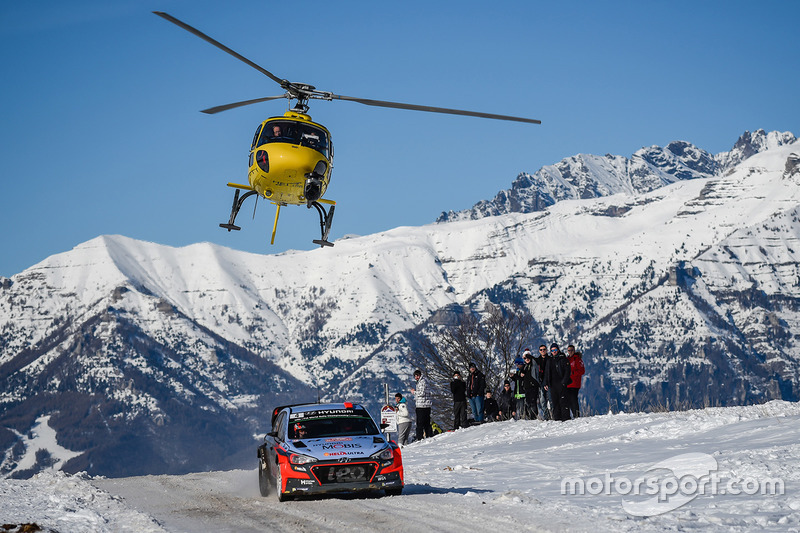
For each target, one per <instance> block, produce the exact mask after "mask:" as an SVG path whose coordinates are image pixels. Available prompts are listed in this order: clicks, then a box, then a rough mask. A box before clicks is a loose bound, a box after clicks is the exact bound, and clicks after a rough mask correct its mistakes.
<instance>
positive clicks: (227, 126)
mask: <svg viewBox="0 0 800 533" xmlns="http://www.w3.org/2000/svg"><path fill="white" fill-rule="evenodd" d="M154 10H159V11H166V12H168V13H170V14H172V15H173V16H176V17H178V18H179V19H182V20H184V21H185V22H187V23H189V24H191V25H193V26H195V27H197V28H199V29H200V30H202V31H204V32H206V33H207V34H209V35H211V36H212V37H214V38H216V39H217V40H219V41H221V42H223V43H225V44H226V45H228V46H229V47H231V48H232V49H234V50H236V51H237V52H239V53H241V54H242V55H244V56H245V57H247V58H249V59H251V60H253V61H254V62H256V63H258V64H260V65H262V66H264V67H265V68H267V69H269V70H270V71H272V72H273V73H275V74H276V75H278V76H280V77H283V78H288V79H290V80H292V81H300V82H306V83H311V84H313V85H316V86H317V88H318V89H322V90H328V91H332V92H335V93H338V94H343V95H349V96H359V97H364V98H375V99H381V100H394V101H401V102H409V103H415V104H425V105H433V106H443V107H455V108H462V109H471V110H478V111H486V112H492V113H504V114H515V115H520V116H527V117H532V118H538V119H540V120H542V122H543V123H542V125H540V126H537V125H526V124H515V123H507V122H500V121H489V120H484V119H477V118H467V117H454V116H448V115H435V114H428V113H419V112H412V111H400V110H392V109H380V108H373V107H367V106H363V105H360V104H356V103H351V102H341V101H340V102H313V103H312V107H311V111H310V113H311V115H312V117H313V118H314V119H315V120H316V121H318V122H321V123H323V124H325V125H326V126H327V127H328V128H329V129H331V130H332V132H333V138H334V143H335V146H336V159H335V168H334V172H333V179H332V182H331V187H330V188H329V190H328V194H327V195H326V196H327V197H329V198H332V199H334V200H336V201H337V203H338V205H337V212H336V217H335V220H334V224H333V230H332V232H331V237H332V238H334V239H335V238H339V237H341V236H343V235H346V234H361V235H363V234H369V233H374V232H378V231H383V230H387V229H390V228H394V227H397V226H404V225H412V226H413V225H422V224H427V223H430V222H432V221H433V220H435V218H436V217H437V216H438V214H439V213H440V212H441V211H444V210H449V209H464V208H467V207H470V206H471V205H472V204H474V203H475V202H477V201H479V200H482V199H488V198H492V197H493V196H494V195H495V194H496V193H497V192H498V191H499V190H501V189H505V188H508V187H509V186H510V185H511V182H512V181H513V180H514V178H515V177H516V176H517V174H518V173H520V172H535V171H536V170H538V169H539V168H541V167H542V166H543V165H547V164H552V163H555V162H557V161H559V160H561V159H562V158H564V157H568V156H571V155H574V154H577V153H591V154H606V153H610V154H617V155H623V156H629V155H630V154H632V153H633V152H634V151H636V150H637V149H639V148H641V147H642V146H649V145H654V144H656V145H661V146H663V145H665V144H667V143H669V142H670V141H672V140H678V139H680V140H686V141H689V142H692V143H694V144H696V145H698V146H700V147H701V148H704V149H706V150H709V151H710V152H712V153H717V152H721V151H725V150H729V149H730V148H731V147H732V145H733V143H734V142H735V141H736V139H737V138H738V137H739V135H741V134H742V133H743V132H744V131H745V130H751V131H752V130H755V129H758V128H763V129H765V130H767V131H770V130H780V131H792V132H793V133H794V134H795V135H800V105H798V89H800V46H798V37H797V21H798V20H800V2H796V1H774V0H767V1H763V2H752V1H747V2H742V1H702V2H698V1H695V0H693V1H680V0H678V1H671V2H643V1H626V2H621V1H607V2H596V1H586V2H580V1H572V2H540V1H509V2H499V3H498V2H495V3H490V2H486V1H464V0H461V1H457V2H456V1H452V2H451V1H446V2H430V1H425V2H417V1H404V2H375V1H364V2H355V1H353V2H333V1H324V2H322V1H320V2H317V1H306V2H299V3H295V2H281V1H265V0H259V1H231V2H217V1H215V2H210V1H197V0H191V1H190V0H162V1H159V2H153V1H146V2H145V1H133V0H122V1H114V2H108V1H105V0H73V1H70V2H61V1H43V0H38V1H37V0H31V1H26V2H12V1H4V2H2V3H0V65H1V68H2V70H1V71H0V72H2V84H0V95H1V96H2V102H3V106H4V109H3V113H2V119H1V120H0V141H1V142H0V172H1V173H2V174H1V176H0V179H1V180H2V181H1V183H2V194H0V226H2V232H0V275H2V276H11V275H12V274H15V273H18V272H21V271H22V270H24V269H25V268H27V267H29V266H32V265H33V264H35V263H37V262H38V261H41V260H42V259H44V258H46V257H47V256H49V255H52V254H55V253H59V252H63V251H67V250H69V249H71V248H72V247H73V246H75V245H77V244H79V243H81V242H84V241H86V240H89V239H91V238H94V237H96V236H98V235H103V234H123V235H127V236H129V237H133V238H136V239H142V240H148V241H154V242H159V243H163V244H168V245H172V246H183V245H187V244H191V243H195V242H203V241H211V242H215V243H219V244H222V245H225V246H229V247H232V248H236V249H241V250H248V251H252V252H258V253H277V252H280V251H283V250H287V249H312V248H314V247H315V246H314V245H313V244H312V243H311V240H312V239H314V238H317V236H318V221H317V217H316V212H315V211H313V210H307V209H305V208H303V207H295V208H284V209H283V210H282V213H281V223H280V226H279V231H278V236H277V239H276V245H275V246H270V245H269V233H270V231H271V228H272V217H273V215H274V206H272V205H270V204H269V203H268V202H263V201H262V202H259V205H258V211H257V212H256V215H255V220H252V207H253V205H252V203H251V202H252V200H250V201H248V204H247V205H246V206H245V207H244V209H243V211H242V213H241V214H240V218H239V221H240V222H241V223H242V224H241V225H242V226H243V230H242V231H241V232H239V233H235V232H233V233H227V232H225V231H224V230H222V229H220V228H219V227H218V224H219V223H220V222H224V221H226V220H227V217H228V214H229V210H230V204H231V200H232V190H231V189H229V188H227V187H226V186H225V183H226V182H228V181H239V182H242V181H245V180H246V174H247V155H248V149H249V144H250V141H251V138H252V135H253V132H254V130H255V128H256V126H257V125H258V123H259V122H260V121H261V120H263V119H265V118H267V117H269V116H274V115H280V114H282V113H283V111H285V109H286V107H287V103H286V101H284V100H278V101H275V102H269V103H263V104H258V105H254V106H250V107H245V108H241V109H236V110H232V111H227V112H225V113H221V114H218V115H215V116H208V115H204V114H202V113H200V112H199V110H200V109H205V108H208V107H211V106H214V105H219V104H225V103H229V102H234V101H238V100H245V99H250V98H257V97H261V96H268V95H276V94H280V93H281V90H280V88H279V87H277V86H276V85H275V84H274V83H273V82H272V81H270V80H269V79H268V78H266V77H265V76H263V75H262V74H260V73H259V72H257V71H255V70H253V69H251V68H249V67H248V66H247V65H245V64H243V63H241V62H239V61H237V60H235V59H234V58H232V57H230V56H228V55H226V54H224V53H223V52H221V51H219V50H217V49H216V48H214V47H212V46H211V45H209V44H207V43H205V42H204V41H202V40H200V39H198V38H197V37H195V36H193V35H191V34H189V33H187V32H186V31H184V30H182V29H180V28H178V27H177V26H174V25H172V24H170V23H169V22H167V21H165V20H162V19H161V18H159V17H157V16H155V15H153V14H152V13H151V11H154Z"/></svg>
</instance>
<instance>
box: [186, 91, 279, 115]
mask: <svg viewBox="0 0 800 533" xmlns="http://www.w3.org/2000/svg"><path fill="white" fill-rule="evenodd" d="M280 98H289V95H288V94H282V95H280V96H266V97H264V98H255V99H253V100H244V101H242V102H234V103H232V104H225V105H218V106H215V107H209V108H208V109H203V110H202V111H200V112H201V113H205V114H207V115H213V114H215V113H220V112H222V111H227V110H228V109H236V108H237V107H242V106H246V105H250V104H257V103H259V102H268V101H270V100H278V99H280Z"/></svg>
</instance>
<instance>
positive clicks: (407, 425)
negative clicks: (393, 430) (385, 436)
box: [394, 392, 411, 446]
mask: <svg viewBox="0 0 800 533" xmlns="http://www.w3.org/2000/svg"><path fill="white" fill-rule="evenodd" d="M394 401H395V404H396V405H397V415H396V416H397V443H398V444H399V445H400V446H405V445H406V444H407V443H408V436H409V435H410V434H411V415H410V414H409V412H408V402H407V401H406V399H405V398H403V395H402V394H400V393H399V392H398V393H397V394H395V395H394Z"/></svg>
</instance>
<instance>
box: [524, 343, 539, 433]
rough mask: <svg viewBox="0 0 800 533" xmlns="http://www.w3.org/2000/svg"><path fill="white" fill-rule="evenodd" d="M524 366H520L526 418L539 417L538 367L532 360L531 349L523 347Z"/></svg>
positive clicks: (534, 418) (533, 418)
mask: <svg viewBox="0 0 800 533" xmlns="http://www.w3.org/2000/svg"><path fill="white" fill-rule="evenodd" d="M522 360H523V361H525V366H523V367H522V378H523V381H524V383H523V386H524V387H525V409H526V418H530V419H531V420H536V419H537V418H539V367H538V366H537V365H536V363H534V362H533V356H532V355H531V351H530V350H529V349H527V348H525V351H524V352H523V353H522Z"/></svg>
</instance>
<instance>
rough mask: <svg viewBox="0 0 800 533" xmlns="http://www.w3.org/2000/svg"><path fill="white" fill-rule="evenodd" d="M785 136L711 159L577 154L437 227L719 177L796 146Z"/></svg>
mask: <svg viewBox="0 0 800 533" xmlns="http://www.w3.org/2000/svg"><path fill="white" fill-rule="evenodd" d="M796 141H797V139H796V138H795V136H794V135H792V134H791V133H789V132H777V131H773V132H770V133H765V132H764V130H757V131H756V132H754V133H750V132H745V133H744V134H743V135H742V136H741V137H740V138H739V140H738V141H736V144H734V146H733V149H731V151H729V152H722V153H720V154H717V155H712V154H710V153H708V152H707V151H705V150H703V149H701V148H698V147H696V146H694V145H693V144H690V143H688V142H686V141H674V142H671V143H669V144H668V145H667V146H666V147H663V148H662V147H661V146H650V147H646V148H642V149H641V150H639V151H637V152H636V153H634V154H633V155H632V156H631V157H630V158H626V157H622V156H616V155H609V154H606V155H605V156H597V155H589V154H578V155H576V156H572V157H569V158H567V159H563V160H561V161H560V162H558V163H556V164H555V165H548V166H545V167H543V168H541V169H540V170H539V171H538V172H536V173H534V174H528V173H525V172H523V173H521V174H520V175H519V176H517V179H516V180H515V181H514V183H513V184H512V186H511V189H507V190H504V191H500V192H499V193H497V196H495V198H494V199H493V200H482V201H480V202H478V203H477V204H475V205H474V206H473V207H472V208H470V209H467V210H464V211H448V212H446V213H442V214H441V215H439V218H438V219H437V222H448V221H454V220H470V219H471V220H476V219H479V218H483V217H486V216H496V215H502V214H505V213H532V212H534V211H543V210H544V209H546V208H547V207H549V206H551V205H553V204H555V203H556V202H559V201H561V200H574V199H586V198H597V197H599V196H610V195H613V194H619V193H622V194H628V195H631V194H637V193H647V192H650V191H653V190H655V189H658V188H660V187H663V186H665V185H669V184H670V183H675V182H677V181H682V180H692V179H700V178H713V177H719V176H723V175H725V174H727V173H728V172H731V171H732V170H733V169H734V168H735V167H736V165H738V164H739V163H741V162H742V161H744V160H745V159H747V158H748V157H750V156H753V155H755V154H757V153H760V152H764V151H766V150H769V149H770V148H777V147H779V146H784V145H787V144H792V143H794V142H796Z"/></svg>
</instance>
